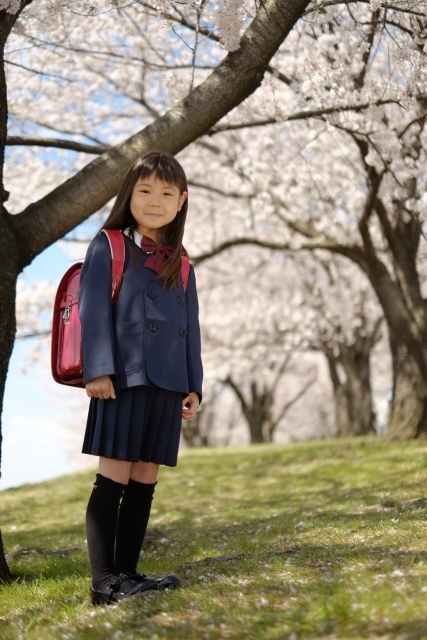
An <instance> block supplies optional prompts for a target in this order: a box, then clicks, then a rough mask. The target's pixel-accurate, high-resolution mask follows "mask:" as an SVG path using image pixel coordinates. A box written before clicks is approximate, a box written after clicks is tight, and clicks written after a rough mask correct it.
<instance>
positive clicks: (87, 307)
mask: <svg viewBox="0 0 427 640" xmlns="http://www.w3.org/2000/svg"><path fill="white" fill-rule="evenodd" d="M126 241H127V242H130V240H126ZM147 257H148V254H147V253H143V252H142V251H141V252H140V255H139V264H138V266H137V267H134V266H133V265H132V264H131V258H130V255H129V252H128V251H126V257H125V268H124V272H123V281H122V286H121V289H120V293H119V297H118V299H117V304H116V306H115V307H114V309H113V308H112V304H111V251H110V245H109V243H108V239H107V237H106V236H105V234H100V235H97V236H96V237H95V238H94V240H93V241H92V242H91V244H90V245H89V248H88V251H87V255H86V258H85V261H84V264H83V268H82V272H81V278H80V291H79V304H78V309H79V316H80V321H81V325H82V354H83V382H84V384H86V383H87V382H89V380H92V379H93V378H97V377H99V376H104V375H109V376H111V377H112V380H113V384H114V387H115V388H116V389H124V388H127V387H134V386H136V385H141V384H144V385H148V386H153V385H155V386H158V387H161V388H163V389H170V390H171V391H178V392H182V393H185V394H188V393H190V392H191V391H195V392H196V393H197V394H198V395H199V398H200V401H201V398H202V380H203V368H202V361H201V354H200V326H199V305H198V300H197V291H196V277H195V274H194V269H193V267H192V266H191V267H190V274H189V278H188V284H187V291H186V292H185V293H184V289H183V286H182V282H181V281H180V284H179V288H178V289H169V288H165V287H163V285H162V283H161V282H159V280H156V277H157V273H156V272H155V271H153V270H152V269H147V268H146V267H144V266H143V265H144V262H145V260H146V259H147Z"/></svg>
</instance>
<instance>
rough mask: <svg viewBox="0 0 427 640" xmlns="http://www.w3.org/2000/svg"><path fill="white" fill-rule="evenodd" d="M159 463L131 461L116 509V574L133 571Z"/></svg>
mask: <svg viewBox="0 0 427 640" xmlns="http://www.w3.org/2000/svg"><path fill="white" fill-rule="evenodd" d="M158 471H159V465H158V464H155V463H153V462H142V461H141V460H140V461H139V462H137V463H132V466H131V469H130V479H129V483H128V485H127V486H126V488H125V490H124V493H123V498H122V502H121V505H120V511H119V520H118V523H117V534H116V557H115V569H116V573H121V572H127V573H130V574H135V572H136V565H137V562H138V558H139V554H140V552H141V546H142V542H143V540H144V536H145V532H146V529H147V524H148V519H149V517H150V510H151V503H152V500H153V494H154V488H155V486H156V479H157V474H158Z"/></svg>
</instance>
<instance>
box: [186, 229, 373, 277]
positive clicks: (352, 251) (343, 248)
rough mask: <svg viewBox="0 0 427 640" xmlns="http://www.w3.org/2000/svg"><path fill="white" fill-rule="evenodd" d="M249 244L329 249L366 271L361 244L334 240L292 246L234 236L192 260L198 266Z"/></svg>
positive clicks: (279, 248)
mask: <svg viewBox="0 0 427 640" xmlns="http://www.w3.org/2000/svg"><path fill="white" fill-rule="evenodd" d="M247 244H249V245H254V246H256V247H262V248H264V249H272V250H273V251H284V252H286V253H295V252H297V251H302V250H307V251H314V249H325V250H327V251H333V252H334V253H339V254H340V255H343V256H345V257H347V258H350V260H353V262H356V263H357V264H358V265H359V266H360V267H361V268H362V269H363V270H364V271H366V263H365V256H364V253H363V249H362V247H360V246H359V245H341V244H339V243H337V242H334V241H323V242H322V241H318V242H312V243H305V244H304V243H302V244H300V246H299V247H291V245H290V244H289V243H287V242H285V243H276V242H268V241H266V240H259V239H258V238H245V237H243V238H234V239H233V240H227V241H225V242H222V243H221V244H219V245H218V246H217V247H215V248H214V249H211V250H210V251H206V252H205V253H201V254H199V255H198V256H194V257H192V258H191V262H192V264H193V265H194V266H197V265H199V264H201V263H202V262H205V261H206V260H209V259H210V258H213V257H215V256H217V255H220V254H221V253H223V252H224V251H227V249H231V248H232V247H238V246H241V245H247Z"/></svg>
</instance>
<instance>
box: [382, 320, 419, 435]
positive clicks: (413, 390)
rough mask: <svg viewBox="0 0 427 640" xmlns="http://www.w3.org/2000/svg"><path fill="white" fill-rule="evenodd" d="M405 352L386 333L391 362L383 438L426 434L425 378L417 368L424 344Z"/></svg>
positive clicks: (398, 341)
mask: <svg viewBox="0 0 427 640" xmlns="http://www.w3.org/2000/svg"><path fill="white" fill-rule="evenodd" d="M415 348H416V349H418V354H419V357H417V356H416V355H414V352H413V351H414V350H413V349H411V350H409V349H408V346H407V344H405V342H403V341H402V340H401V338H400V337H396V336H395V335H393V333H392V332H391V331H390V349H391V354H392V360H393V396H392V401H391V412H390V420H389V425H388V429H387V434H386V439H387V440H388V441H392V440H407V439H408V438H415V437H420V436H424V437H425V436H426V435H427V379H426V375H425V370H422V367H421V366H420V357H422V356H423V352H425V350H426V342H424V344H422V343H421V344H419V345H417V346H416V347H415Z"/></svg>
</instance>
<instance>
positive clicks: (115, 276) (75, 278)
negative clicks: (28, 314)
mask: <svg viewBox="0 0 427 640" xmlns="http://www.w3.org/2000/svg"><path fill="white" fill-rule="evenodd" d="M101 233H105V235H106V236H107V238H108V241H109V243H110V249H111V268H112V287H111V304H112V305H113V307H114V305H115V304H116V302H117V298H118V297H119V292H120V287H121V284H122V278H123V269H124V264H125V242H124V238H123V234H122V232H121V231H118V230H110V229H109V230H107V229H103V230H102V232H101ZM82 266H83V262H77V263H76V264H74V265H73V266H72V267H70V268H69V269H68V271H66V273H65V274H64V276H63V278H62V280H61V282H60V283H59V286H58V290H57V292H56V297H55V304H54V307H53V320H52V346H51V368H52V376H53V378H54V380H55V381H56V382H58V383H59V384H65V385H69V386H71V387H81V388H83V387H84V384H83V360H82V328H81V324H80V318H79V314H78V295H79V288H80V274H81V270H82ZM181 271H182V284H183V286H184V291H186V289H187V282H188V276H189V273H190V261H189V259H188V256H184V255H183V256H182V257H181Z"/></svg>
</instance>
